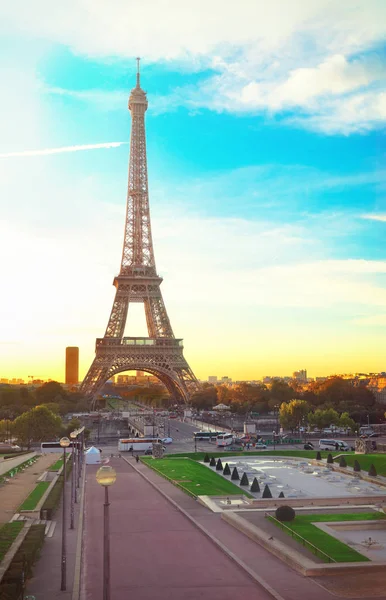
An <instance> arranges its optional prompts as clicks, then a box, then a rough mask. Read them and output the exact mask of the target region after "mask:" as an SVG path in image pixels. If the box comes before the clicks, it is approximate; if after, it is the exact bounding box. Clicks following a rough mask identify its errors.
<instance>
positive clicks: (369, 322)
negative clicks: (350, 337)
mask: <svg viewBox="0 0 386 600" xmlns="http://www.w3.org/2000/svg"><path fill="white" fill-rule="evenodd" d="M352 323H353V325H359V326H363V327H368V326H372V327H386V315H370V316H369V317H360V318H359V319H353V321H352Z"/></svg>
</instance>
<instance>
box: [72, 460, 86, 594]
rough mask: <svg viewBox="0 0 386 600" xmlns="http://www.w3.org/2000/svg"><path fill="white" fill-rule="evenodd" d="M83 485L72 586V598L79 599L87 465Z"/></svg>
mask: <svg viewBox="0 0 386 600" xmlns="http://www.w3.org/2000/svg"><path fill="white" fill-rule="evenodd" d="M81 478H82V486H81V489H80V493H81V500H80V507H79V521H78V535H77V540H76V554H75V569H74V582H73V586H72V596H71V600H79V598H80V575H81V570H82V551H83V544H82V539H83V519H84V489H85V485H86V473H85V465H84V464H83V465H82V474H81Z"/></svg>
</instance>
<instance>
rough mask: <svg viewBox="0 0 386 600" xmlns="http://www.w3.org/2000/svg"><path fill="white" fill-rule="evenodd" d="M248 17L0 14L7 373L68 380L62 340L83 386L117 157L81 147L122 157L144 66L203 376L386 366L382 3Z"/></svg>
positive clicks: (111, 251) (119, 164)
mask: <svg viewBox="0 0 386 600" xmlns="http://www.w3.org/2000/svg"><path fill="white" fill-rule="evenodd" d="M239 4H240V6H238V10H237V12H235V11H233V9H232V10H231V8H230V7H231V5H229V6H228V5H227V4H225V5H224V3H223V2H219V1H218V0H212V1H210V2H206V3H203V2H201V1H200V2H196V3H194V4H192V5H191V7H190V13H189V15H187V14H185V13H184V7H183V5H181V3H178V2H176V1H174V0H173V1H171V2H166V0H165V2H163V1H159V2H153V1H152V0H148V1H147V2H141V3H137V2H126V3H124V4H122V3H121V2H119V0H112V1H111V2H109V3H107V2H103V1H102V0H95V1H94V2H93V3H92V4H90V3H88V2H86V1H85V0H69V2H68V3H66V5H63V6H59V5H58V6H52V3H49V2H48V1H46V0H36V1H35V2H34V6H33V7H32V6H27V7H26V6H25V5H24V6H23V3H22V2H21V0H15V1H14V3H13V4H12V6H8V7H3V8H2V9H1V11H2V12H3V14H2V15H0V16H2V19H1V22H2V23H3V25H2V28H3V29H2V30H1V29H0V33H1V34H2V36H1V39H0V52H1V54H2V56H3V69H4V70H3V93H2V97H1V98H0V114H1V121H2V123H1V125H2V127H1V130H2V135H1V137H0V155H1V157H0V176H1V178H0V194H1V195H0V198H1V199H0V203H1V219H0V234H1V241H0V249H1V251H2V255H3V256H6V261H5V264H4V269H3V283H4V284H5V289H9V290H12V294H8V293H7V294H3V297H2V298H1V300H0V314H1V315H2V316H1V317H0V318H1V319H2V323H1V329H2V331H3V332H4V333H3V335H2V336H1V337H2V340H1V341H0V364H2V365H3V367H2V373H0V376H8V375H12V376H16V375H22V376H25V377H26V375H27V371H30V370H31V369H32V371H33V372H34V371H36V372H37V374H38V375H39V376H42V377H43V376H50V375H51V376H55V377H57V378H60V376H61V375H62V369H63V366H62V365H63V356H64V347H65V346H66V345H79V346H80V349H81V357H82V370H83V372H82V375H83V374H84V371H85V370H86V369H87V367H88V364H89V362H90V361H91V359H92V356H93V345H94V341H95V337H97V336H100V335H102V334H103V332H104V329H105V325H106V322H107V318H108V315H109V311H110V308H111V303H112V300H113V294H114V289H113V288H112V286H111V282H112V278H113V276H114V274H115V273H116V272H117V270H118V268H119V259H120V253H121V244H122V233H123V220H124V209H125V206H124V204H125V195H126V185H127V161H128V151H129V146H128V144H127V143H124V144H122V145H120V146H117V147H105V148H99V149H88V150H87V149H84V150H81V149H79V148H77V147H78V146H84V145H87V146H90V145H94V144H109V143H111V142H128V141H129V136H130V115H129V112H128V110H127V98H128V95H129V92H130V89H131V88H132V87H133V85H134V82H135V67H136V64H135V60H134V59H135V56H136V55H137V54H139V55H141V56H142V57H143V58H142V76H141V77H142V87H143V88H144V89H145V90H147V92H148V100H149V109H148V111H147V115H146V127H147V142H148V163H149V184H150V194H151V196H150V199H151V211H152V221H153V223H152V224H153V236H154V245H155V252H156V261H157V266H158V270H159V272H160V274H162V275H163V276H164V277H165V282H164V284H163V293H164V296H165V300H166V302H167V308H168V312H169V316H170V318H171V321H172V324H173V327H174V330H175V333H176V335H177V336H181V337H184V339H185V347H186V351H185V352H186V355H187V357H188V359H189V361H190V363H191V364H192V366H193V368H194V370H195V371H196V372H197V374H198V376H199V377H202V378H205V377H206V376H207V375H208V374H218V375H223V374H228V375H229V376H233V377H234V378H250V379H251V378H258V377H261V376H262V375H264V374H283V375H284V374H288V373H290V372H291V371H292V370H295V369H298V368H300V367H308V370H309V372H310V374H311V375H322V374H326V373H331V372H338V373H339V372H343V371H359V370H363V371H365V370H370V371H380V370H385V369H386V367H385V362H384V356H385V351H386V341H385V339H386V337H385V333H386V308H385V304H386V250H385V231H386V200H385V189H386V166H385V154H386V148H385V121H386V91H385V78H386V76H385V73H386V69H385V62H386V61H385V58H386V45H385V33H386V25H385V23H386V6H385V4H384V2H382V1H376V0H374V1H367V2H365V1H363V2H362V1H359V2H356V3H355V5H353V3H338V2H325V1H322V0H320V1H319V0H315V2H313V3H306V2H302V1H301V0H291V1H286V2H284V1H283V0H282V1H280V0H273V1H272V2H271V3H270V6H266V4H265V3H264V2H260V1H252V0H241V2H240V3H239ZM133 23H135V24H136V25H135V26H134V25H133ZM63 147H67V148H68V149H69V150H68V151H66V152H59V153H56V154H50V150H51V149H58V148H63ZM27 151H45V153H41V154H37V155H34V156H28V155H25V154H24V156H17V155H15V154H18V153H25V152H27ZM11 154H13V155H12V156H11ZM101 242H102V243H101ZM16 273H17V276H16V277H15V274H16ZM7 286H9V288H7ZM26 290H28V292H27V298H26ZM132 313H133V315H134V316H133V319H131V320H130V321H129V331H128V333H129V334H132V335H135V334H140V333H143V317H142V315H140V314H139V313H138V314H137V307H135V308H134V309H133V311H132ZM136 328H138V330H137V329H136ZM134 329H136V330H135V331H134ZM202 340H205V344H203V343H202ZM236 356H237V358H236ZM28 374H29V373H28Z"/></svg>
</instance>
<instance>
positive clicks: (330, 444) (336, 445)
mask: <svg viewBox="0 0 386 600" xmlns="http://www.w3.org/2000/svg"><path fill="white" fill-rule="evenodd" d="M319 448H320V449H321V450H336V451H338V450H341V451H345V452H346V451H347V450H350V447H349V446H348V445H347V444H346V442H343V441H342V440H331V439H328V440H326V439H325V440H319Z"/></svg>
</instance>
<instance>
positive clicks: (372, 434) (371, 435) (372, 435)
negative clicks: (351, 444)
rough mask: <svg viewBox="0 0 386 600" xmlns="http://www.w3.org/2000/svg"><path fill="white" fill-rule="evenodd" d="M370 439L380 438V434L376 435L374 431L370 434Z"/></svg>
mask: <svg viewBox="0 0 386 600" xmlns="http://www.w3.org/2000/svg"><path fill="white" fill-rule="evenodd" d="M369 437H379V433H375V431H373V432H372V433H369Z"/></svg>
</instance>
